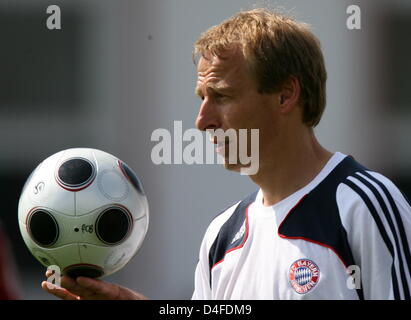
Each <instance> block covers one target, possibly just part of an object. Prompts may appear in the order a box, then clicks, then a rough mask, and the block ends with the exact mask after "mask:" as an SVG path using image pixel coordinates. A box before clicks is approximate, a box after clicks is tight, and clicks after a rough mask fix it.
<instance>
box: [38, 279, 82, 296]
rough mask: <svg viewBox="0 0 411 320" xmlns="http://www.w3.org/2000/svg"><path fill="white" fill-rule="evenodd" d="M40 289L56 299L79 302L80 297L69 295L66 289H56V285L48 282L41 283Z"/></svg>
mask: <svg viewBox="0 0 411 320" xmlns="http://www.w3.org/2000/svg"><path fill="white" fill-rule="evenodd" d="M41 288H42V289H43V290H44V291H46V292H48V293H50V294H52V295H54V296H56V297H57V298H60V299H63V300H79V298H80V297H78V296H76V295H74V294H72V293H70V292H69V291H67V290H66V289H64V288H61V287H58V286H56V285H54V284H52V283H50V282H47V281H43V282H42V283H41Z"/></svg>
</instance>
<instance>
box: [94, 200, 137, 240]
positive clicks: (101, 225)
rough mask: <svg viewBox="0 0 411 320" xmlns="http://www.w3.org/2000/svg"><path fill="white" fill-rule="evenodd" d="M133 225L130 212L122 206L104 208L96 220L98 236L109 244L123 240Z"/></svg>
mask: <svg viewBox="0 0 411 320" xmlns="http://www.w3.org/2000/svg"><path fill="white" fill-rule="evenodd" d="M131 227H132V219H131V217H130V214H129V213H128V212H127V211H126V210H125V209H124V208H121V207H113V208H109V209H107V210H104V211H103V212H102V213H101V214H100V215H99V217H98V218H97V221H96V234H97V237H98V238H99V239H100V240H101V241H102V242H103V243H106V244H108V245H115V244H119V243H121V242H123V241H124V240H125V238H126V237H127V235H128V233H129V231H130V229H131Z"/></svg>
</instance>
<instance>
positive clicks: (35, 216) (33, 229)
mask: <svg viewBox="0 0 411 320" xmlns="http://www.w3.org/2000/svg"><path fill="white" fill-rule="evenodd" d="M27 228H28V231H29V233H30V235H31V237H32V239H33V240H34V242H36V243H37V244H38V245H39V246H42V247H50V246H52V245H53V244H55V243H56V241H57V239H58V236H59V227H58V224H57V221H56V219H55V218H54V217H53V215H52V214H50V212H48V211H46V210H44V209H36V210H34V211H32V212H31V213H30V214H29V215H28V223H27Z"/></svg>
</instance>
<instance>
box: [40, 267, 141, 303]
mask: <svg viewBox="0 0 411 320" xmlns="http://www.w3.org/2000/svg"><path fill="white" fill-rule="evenodd" d="M52 274H53V271H51V270H47V271H46V277H47V278H48V277H50V276H51V275H52ZM41 287H42V288H43V290H45V291H46V292H48V293H50V294H52V295H54V296H56V297H58V298H60V299H64V300H147V298H146V297H145V296H143V295H142V294H140V293H137V292H134V291H132V290H130V289H127V288H125V287H122V286H119V285H116V284H114V283H109V282H105V281H102V280H98V279H92V278H86V277H77V278H76V279H72V278H70V277H67V276H62V277H61V287H58V286H56V285H54V284H52V283H50V282H47V281H43V282H42V283H41Z"/></svg>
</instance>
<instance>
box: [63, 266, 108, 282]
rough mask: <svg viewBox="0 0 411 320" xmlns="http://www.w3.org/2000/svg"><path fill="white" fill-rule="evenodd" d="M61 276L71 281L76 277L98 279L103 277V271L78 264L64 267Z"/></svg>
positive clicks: (97, 267) (99, 268)
mask: <svg viewBox="0 0 411 320" xmlns="http://www.w3.org/2000/svg"><path fill="white" fill-rule="evenodd" d="M63 274H64V275H67V276H69V277H70V278H73V279H75V278H77V277H89V278H100V277H102V276H103V275H104V270H103V268H101V267H99V266H96V265H92V264H82V263H80V264H77V265H71V266H68V267H66V268H65V269H64V270H63Z"/></svg>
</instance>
